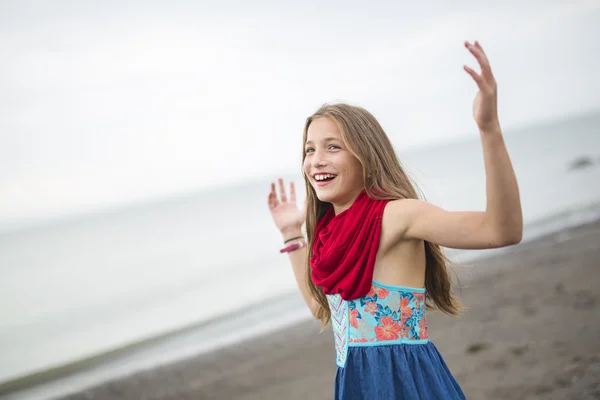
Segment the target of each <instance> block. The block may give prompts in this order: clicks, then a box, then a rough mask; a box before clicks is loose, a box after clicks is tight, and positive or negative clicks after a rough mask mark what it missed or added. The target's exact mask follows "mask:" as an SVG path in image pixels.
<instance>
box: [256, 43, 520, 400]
mask: <svg viewBox="0 0 600 400" xmlns="http://www.w3.org/2000/svg"><path fill="white" fill-rule="evenodd" d="M465 46H466V48H467V49H468V50H469V51H470V52H471V53H472V54H473V55H474V56H475V58H476V59H477V61H478V63H479V65H480V67H481V73H480V74H478V73H476V72H475V71H474V70H472V69H471V68H469V67H467V66H465V67H464V69H465V71H466V72H467V73H468V74H469V75H471V77H472V78H473V80H474V81H475V82H476V84H477V86H478V87H479V91H478V93H477V95H476V97H475V102H474V104H473V116H474V118H475V122H476V123H477V126H478V127H479V131H480V136H481V141H482V146H483V153H484V159H485V170H486V181H487V186H486V187H487V193H486V194H487V205H486V210H485V211H482V212H479V211H471V212H462V211H461V212H449V211H445V210H443V209H441V208H439V207H436V206H434V205H432V204H430V203H427V202H425V201H421V200H418V198H417V193H416V191H415V189H414V187H413V185H412V183H411V181H410V179H409V177H408V176H407V174H406V173H405V172H404V170H403V169H402V167H401V165H400V163H399V161H398V159H397V157H396V154H395V152H394V149H393V147H392V144H391V143H390V140H389V138H388V137H387V135H386V134H385V132H384V131H383V129H382V127H381V126H380V125H379V123H378V122H377V120H376V119H375V118H374V117H373V116H372V115H371V114H370V113H369V112H368V111H366V110H364V109H362V108H359V107H353V106H349V105H345V104H334V105H324V106H322V107H321V108H320V109H319V110H318V111H317V112H316V113H315V114H313V115H311V116H310V117H309V118H308V119H307V120H306V124H305V126H304V135H303V143H304V151H303V157H302V158H303V172H304V180H305V183H306V206H305V207H306V211H305V212H303V211H300V210H299V209H298V208H297V207H296V195H295V189H294V184H293V183H290V197H289V199H288V197H287V194H286V191H285V187H284V183H283V180H282V179H279V187H280V197H279V199H278V196H277V193H276V190H275V183H273V184H271V192H270V193H269V197H268V203H269V208H270V210H271V213H272V215H273V219H274V221H275V224H276V225H277V227H278V228H279V230H280V231H281V233H282V235H283V242H284V246H285V247H284V248H283V249H282V250H281V251H282V252H287V253H288V254H289V258H290V261H291V263H292V267H293V269H294V274H295V277H296V280H297V283H298V286H299V287H300V291H301V292H302V295H303V297H304V300H305V301H306V304H307V305H308V307H309V308H310V310H311V312H312V313H313V315H314V316H315V317H316V318H318V319H320V320H321V322H322V324H323V326H325V325H326V324H327V323H328V322H329V321H331V324H332V328H333V332H334V338H335V350H336V362H337V365H338V369H337V374H336V379H335V398H336V399H348V400H358V399H464V394H463V392H462V390H461V389H460V387H459V385H458V384H457V382H456V380H455V379H454V377H453V376H452V374H451V373H450V371H449V370H448V368H447V367H446V364H445V362H444V360H443V359H442V357H441V355H440V354H439V353H438V351H437V349H436V347H435V346H434V345H433V343H432V342H431V341H430V340H429V336H428V332H427V323H426V317H425V311H426V308H431V309H438V310H440V311H442V312H444V313H447V314H451V315H456V314H458V311H459V310H460V304H459V303H458V301H457V299H456V298H455V297H454V296H453V295H452V293H451V282H450V278H449V275H448V271H447V269H446V264H447V261H448V260H447V259H446V258H445V256H444V254H443V252H442V250H441V248H440V246H445V247H451V248H458V249H485V248H492V247H502V246H509V245H512V244H516V243H518V242H519V241H520V240H521V236H522V230H523V228H522V226H523V222H522V213H521V205H520V200H519V191H518V187H517V181H516V178H515V174H514V171H513V168H512V165H511V162H510V159H509V157H508V153H507V151H506V147H505V145H504V141H503V137H502V133H501V130H500V123H499V121H498V116H497V111H496V109H497V107H496V82H495V80H494V77H493V75H492V71H491V69H490V65H489V62H488V60H487V57H486V55H485V53H484V52H483V49H482V48H481V46H480V45H479V43H478V42H477V41H476V42H475V43H474V44H471V43H469V42H465ZM303 224H306V236H307V237H306V239H305V238H304V235H303V233H302V231H301V227H302V225H303ZM426 305H427V307H426Z"/></svg>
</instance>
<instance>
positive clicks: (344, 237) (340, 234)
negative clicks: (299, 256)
mask: <svg viewBox="0 0 600 400" xmlns="http://www.w3.org/2000/svg"><path fill="white" fill-rule="evenodd" d="M388 201H389V200H375V199H371V198H370V197H369V195H368V194H367V192H366V191H365V190H364V189H363V191H362V192H360V194H359V195H358V196H357V197H356V199H355V200H354V203H352V205H351V206H350V208H348V209H347V210H345V211H342V212H341V213H339V214H338V215H334V211H333V206H332V207H330V208H329V209H328V210H327V211H326V212H325V215H323V217H322V218H321V219H320V220H319V221H318V222H317V226H316V227H315V233H314V237H315V241H314V244H313V255H312V257H311V259H310V265H311V267H312V279H313V282H314V283H315V285H317V286H321V287H322V288H323V292H324V293H325V294H336V293H339V294H340V296H341V297H342V299H344V300H354V299H357V298H360V297H363V296H364V295H366V294H367V293H368V292H369V290H370V289H371V283H372V281H373V267H374V266H375V256H376V255H377V250H378V249H379V240H380V233H381V219H382V216H383V210H384V208H385V205H386V204H387V202H388Z"/></svg>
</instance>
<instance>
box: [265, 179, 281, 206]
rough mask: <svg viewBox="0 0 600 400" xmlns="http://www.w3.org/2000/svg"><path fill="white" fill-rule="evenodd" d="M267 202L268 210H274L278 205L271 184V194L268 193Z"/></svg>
mask: <svg viewBox="0 0 600 400" xmlns="http://www.w3.org/2000/svg"><path fill="white" fill-rule="evenodd" d="M268 202H269V207H270V208H275V207H277V205H278V204H279V201H278V200H277V192H276V191H275V184H274V183H271V192H270V193H269V197H268Z"/></svg>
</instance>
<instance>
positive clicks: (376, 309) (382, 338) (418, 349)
mask: <svg viewBox="0 0 600 400" xmlns="http://www.w3.org/2000/svg"><path fill="white" fill-rule="evenodd" d="M327 301H328V303H329V308H330V310H331V325H332V328H333V333H334V338H335V350H336V363H337V366H338V368H337V374H336V378H335V399H336V400H362V399H369V400H375V399H377V400H378V399H403V400H429V399H445V400H447V399H464V398H465V395H464V394H463V392H462V390H461V388H460V386H459V385H458V383H457V382H456V380H455V379H454V377H453V376H452V374H451V373H450V371H449V370H448V367H447V366H446V363H445V362H444V360H443V359H442V356H441V355H440V353H439V352H438V350H437V348H436V347H435V346H434V344H433V343H432V342H430V341H429V336H428V334H427V322H426V318H425V289H419V288H410V287H404V286H390V285H384V284H381V283H379V282H376V281H373V284H372V286H371V290H370V291H369V293H367V295H366V296H364V297H361V298H359V299H355V300H348V301H346V300H343V299H342V298H341V296H340V295H339V294H335V295H327Z"/></svg>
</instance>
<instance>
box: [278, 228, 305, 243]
mask: <svg viewBox="0 0 600 400" xmlns="http://www.w3.org/2000/svg"><path fill="white" fill-rule="evenodd" d="M281 236H282V237H283V241H284V242H286V241H288V240H291V239H293V238H298V237H301V238H304V234H303V233H302V230H301V229H300V227H294V228H288V229H282V230H281Z"/></svg>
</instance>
